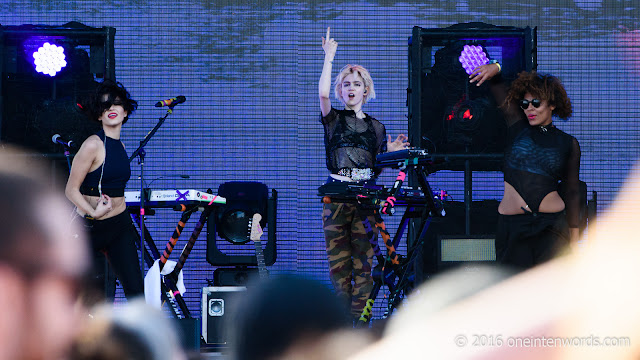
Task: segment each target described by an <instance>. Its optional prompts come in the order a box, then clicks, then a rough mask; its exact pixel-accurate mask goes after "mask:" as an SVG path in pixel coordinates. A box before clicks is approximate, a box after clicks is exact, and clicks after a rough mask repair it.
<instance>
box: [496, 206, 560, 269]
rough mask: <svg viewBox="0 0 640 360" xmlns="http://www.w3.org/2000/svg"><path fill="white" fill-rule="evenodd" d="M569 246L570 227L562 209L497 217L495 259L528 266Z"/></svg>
mask: <svg viewBox="0 0 640 360" xmlns="http://www.w3.org/2000/svg"><path fill="white" fill-rule="evenodd" d="M567 245H569V226H568V225H567V218H566V215H565V213H564V211H563V212H559V213H528V214H522V215H502V214H500V215H499V216H498V230H497V232H496V260H497V262H498V263H499V264H503V265H508V266H512V267H515V268H518V269H521V270H522V269H527V268H530V267H533V266H535V265H538V264H540V263H543V262H545V261H547V260H550V259H551V258H553V257H554V256H555V255H556V254H557V253H558V252H559V251H561V250H562V249H563V248H564V247H565V246H567Z"/></svg>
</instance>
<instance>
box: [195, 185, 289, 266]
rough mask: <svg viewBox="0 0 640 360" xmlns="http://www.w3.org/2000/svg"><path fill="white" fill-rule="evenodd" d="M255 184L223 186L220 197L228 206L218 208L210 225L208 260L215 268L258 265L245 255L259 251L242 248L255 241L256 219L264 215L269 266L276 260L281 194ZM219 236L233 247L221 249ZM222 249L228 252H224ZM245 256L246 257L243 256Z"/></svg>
mask: <svg viewBox="0 0 640 360" xmlns="http://www.w3.org/2000/svg"><path fill="white" fill-rule="evenodd" d="M269 194H270V192H269V189H268V188H267V186H266V185H265V184H263V183H260V182H255V181H230V182H226V183H222V184H220V186H219V187H218V195H220V196H222V197H224V198H225V199H226V204H225V205H222V206H219V207H217V208H216V209H215V210H214V213H213V214H212V215H211V216H210V217H209V220H208V222H207V224H208V225H207V240H208V241H207V244H208V246H207V261H208V262H209V263H210V264H212V265H214V266H228V265H230V266H255V265H256V264H257V257H256V256H254V255H244V254H246V251H250V252H254V251H255V249H252V248H245V247H242V246H237V245H243V244H246V243H248V242H249V241H250V240H251V236H250V234H251V225H250V224H252V222H251V220H252V218H253V216H254V215H255V214H260V215H261V220H260V227H261V228H262V229H265V230H264V232H265V235H266V236H264V237H265V238H266V239H261V240H262V241H264V242H266V244H265V248H264V258H265V262H266V264H267V265H271V264H273V263H274V262H275V260H276V211H277V210H276V203H277V191H276V190H274V189H271V196H269ZM216 235H217V236H219V237H220V238H221V239H223V240H226V242H228V243H230V244H231V245H224V244H221V247H219V246H218V243H217V237H216ZM221 249H224V250H226V252H227V253H223V252H222V251H221ZM241 254H242V255H241ZM244 271H245V272H246V269H245V270H244Z"/></svg>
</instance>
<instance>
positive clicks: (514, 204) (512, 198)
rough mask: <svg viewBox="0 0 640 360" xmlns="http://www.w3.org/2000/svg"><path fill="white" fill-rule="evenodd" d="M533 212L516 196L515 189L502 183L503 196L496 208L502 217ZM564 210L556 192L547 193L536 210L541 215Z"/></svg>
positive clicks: (506, 183) (562, 202) (518, 195)
mask: <svg viewBox="0 0 640 360" xmlns="http://www.w3.org/2000/svg"><path fill="white" fill-rule="evenodd" d="M523 209H526V210H527V211H533V210H532V209H530V208H529V207H528V204H527V203H526V202H525V201H524V199H523V198H522V197H521V196H520V194H518V192H517V191H516V189H515V188H514V187H513V186H511V184H509V183H508V182H506V181H505V182H504V196H503V197H502V201H500V205H499V206H498V213H500V214H502V215H517V214H524V213H525V212H526V211H525V210H523ZM562 210H564V201H562V198H561V197H560V195H559V194H558V192H557V191H553V192H550V193H548V194H547V195H546V196H545V197H544V199H542V202H541V203H540V207H539V208H538V212H541V213H557V212H560V211H562Z"/></svg>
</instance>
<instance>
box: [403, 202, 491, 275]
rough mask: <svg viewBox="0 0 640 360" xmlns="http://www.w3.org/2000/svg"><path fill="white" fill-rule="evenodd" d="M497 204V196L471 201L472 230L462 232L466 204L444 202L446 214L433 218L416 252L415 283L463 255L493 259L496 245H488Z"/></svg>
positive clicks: (446, 266)
mask: <svg viewBox="0 0 640 360" xmlns="http://www.w3.org/2000/svg"><path fill="white" fill-rule="evenodd" d="M498 204H499V202H498V201H497V200H482V201H474V202H472V204H471V212H470V216H471V231H470V232H471V234H465V225H464V224H465V204H464V203H462V202H455V201H448V202H444V204H443V205H444V210H445V211H446V215H445V216H444V217H440V218H436V217H434V218H432V219H431V224H430V225H429V228H428V229H427V231H426V233H425V236H424V238H423V239H421V240H422V247H421V251H422V254H419V255H418V262H417V264H416V283H421V282H422V281H424V280H426V279H427V278H429V277H430V276H432V275H434V274H436V273H438V272H440V271H443V270H445V269H447V268H449V267H451V265H454V264H455V263H462V262H464V261H465V259H470V260H471V261H493V260H495V248H494V249H493V250H491V247H492V246H493V245H492V244H493V242H494V240H493V239H494V236H495V233H496V228H497V226H498ZM490 251H493V252H492V253H491V252H490Z"/></svg>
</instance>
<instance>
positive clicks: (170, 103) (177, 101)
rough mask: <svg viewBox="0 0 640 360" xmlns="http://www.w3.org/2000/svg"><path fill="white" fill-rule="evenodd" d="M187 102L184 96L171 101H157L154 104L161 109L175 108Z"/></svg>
mask: <svg viewBox="0 0 640 360" xmlns="http://www.w3.org/2000/svg"><path fill="white" fill-rule="evenodd" d="M185 101H187V98H186V97H184V96H176V97H174V98H171V99H167V100H162V101H158V102H157V103H156V107H163V106H176V105H178V104H182V103H183V102H185Z"/></svg>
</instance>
